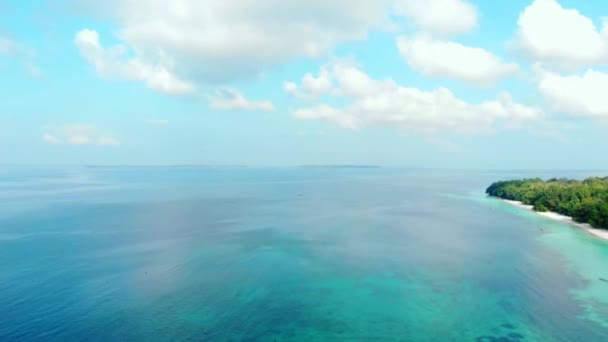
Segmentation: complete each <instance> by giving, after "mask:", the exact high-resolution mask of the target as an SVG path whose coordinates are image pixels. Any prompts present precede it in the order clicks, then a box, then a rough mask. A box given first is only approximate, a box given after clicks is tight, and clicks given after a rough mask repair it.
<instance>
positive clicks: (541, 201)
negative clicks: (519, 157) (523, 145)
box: [486, 177, 608, 233]
mask: <svg viewBox="0 0 608 342" xmlns="http://www.w3.org/2000/svg"><path fill="white" fill-rule="evenodd" d="M486 193H487V194H488V195H490V196H494V197H498V198H501V199H504V200H509V201H517V202H521V203H522V204H523V205H527V206H530V207H531V209H533V210H534V211H537V212H553V213H557V214H560V215H563V216H564V217H569V218H572V219H573V220H574V221H575V222H577V223H580V224H589V225H590V226H591V227H593V228H596V229H600V230H608V177H604V178H599V177H594V178H587V179H585V180H582V181H580V180H572V179H564V178H560V179H557V178H553V179H549V180H547V181H544V180H542V179H539V178H534V179H521V180H509V181H500V182H495V183H493V184H492V185H490V186H489V187H488V188H487V190H486ZM606 233H608V231H606Z"/></svg>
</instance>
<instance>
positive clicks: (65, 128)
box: [42, 125, 120, 146]
mask: <svg viewBox="0 0 608 342" xmlns="http://www.w3.org/2000/svg"><path fill="white" fill-rule="evenodd" d="M42 140H43V141H45V142H47V143H50V144H68V145H105V146H110V145H114V146H115V145H119V144H120V142H119V141H118V140H117V139H116V138H114V137H112V136H110V135H105V134H101V133H99V130H98V129H97V127H95V126H92V125H62V126H51V127H46V128H45V133H44V134H43V135H42Z"/></svg>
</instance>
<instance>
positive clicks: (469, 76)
mask: <svg viewBox="0 0 608 342" xmlns="http://www.w3.org/2000/svg"><path fill="white" fill-rule="evenodd" d="M397 46H398V48H399V52H400V53H401V56H403V58H405V59H406V60H407V62H408V64H409V66H410V67H411V68H412V69H414V70H416V71H418V72H420V73H421V74H423V75H425V76H429V77H438V78H451V79H456V80H460V81H464V82H467V83H471V84H474V85H479V86H491V85H494V84H495V83H496V82H498V81H499V80H501V79H503V78H506V77H509V76H512V75H515V74H517V73H518V72H519V67H518V66H517V64H514V63H505V62H503V61H502V60H501V59H500V58H498V57H497V56H495V55H493V54H492V53H490V52H488V51H486V50H484V49H481V48H475V47H469V46H465V45H462V44H460V43H456V42H451V41H439V40H433V39H431V38H428V37H422V36H418V37H415V38H412V39H408V38H406V37H399V38H398V39H397Z"/></svg>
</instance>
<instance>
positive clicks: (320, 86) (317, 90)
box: [283, 67, 333, 99]
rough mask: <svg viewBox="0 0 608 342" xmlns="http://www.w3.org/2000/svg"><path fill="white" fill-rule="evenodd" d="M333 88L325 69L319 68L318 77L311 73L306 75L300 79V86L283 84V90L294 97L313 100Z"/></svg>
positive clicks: (291, 83)
mask: <svg viewBox="0 0 608 342" xmlns="http://www.w3.org/2000/svg"><path fill="white" fill-rule="evenodd" d="M332 87H333V84H332V80H331V76H330V74H329V71H328V70H327V68H326V67H321V71H320V72H319V76H317V77H315V76H313V75H312V74H311V73H307V74H305V75H304V77H303V78H302V84H301V86H299V87H298V85H297V84H296V83H294V82H284V83H283V89H285V91H286V92H288V93H289V94H291V95H294V96H296V97H308V98H310V99H314V98H317V97H319V96H320V95H322V94H324V93H328V92H329V91H330V90H331V89H332Z"/></svg>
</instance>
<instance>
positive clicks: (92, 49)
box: [81, 0, 394, 88]
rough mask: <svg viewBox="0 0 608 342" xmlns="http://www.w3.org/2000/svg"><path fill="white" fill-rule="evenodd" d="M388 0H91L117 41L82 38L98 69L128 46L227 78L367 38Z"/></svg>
mask: <svg viewBox="0 0 608 342" xmlns="http://www.w3.org/2000/svg"><path fill="white" fill-rule="evenodd" d="M392 1H394V0H358V1H350V0H334V1H325V0H309V1H299V0H248V1H240V0H225V1H217V0H175V1H170V2H167V1H164V0H106V1H101V0H91V1H88V2H89V3H90V2H93V3H94V5H93V8H91V10H92V11H94V13H98V12H101V13H103V15H107V16H110V17H111V18H112V19H113V22H114V23H116V24H117V26H118V27H117V29H116V30H115V32H116V38H118V39H119V40H120V41H121V45H120V46H122V47H121V48H111V49H102V48H100V46H99V44H98V38H97V34H93V31H86V30H84V31H82V35H84V37H83V39H82V42H81V45H84V51H83V54H84V55H85V57H87V59H88V60H89V61H90V62H91V63H93V64H95V65H96V67H97V68H98V69H100V67H101V69H103V68H104V67H105V68H108V66H107V64H108V63H107V62H104V61H107V60H108V59H110V60H115V59H116V58H117V57H120V59H124V58H125V54H126V52H125V51H132V53H133V55H134V56H133V58H132V60H134V61H137V63H138V64H140V65H141V66H142V67H143V66H151V65H153V66H155V68H154V70H156V72H157V73H160V71H159V70H161V71H162V73H164V74H165V77H169V76H168V75H171V77H173V79H174V80H180V79H183V78H184V77H185V76H186V75H187V78H188V79H192V80H194V81H195V82H205V83H210V82H212V83H217V82H220V83H225V82H229V81H233V80H236V79H242V78H247V77H252V76H254V77H255V76H256V75H259V74H260V73H261V72H263V71H265V70H267V69H268V68H269V67H272V66H276V65H280V64H282V63H284V62H286V61H289V60H291V59H293V58H300V57H312V58H316V57H322V56H325V55H327V54H328V53H329V52H330V51H331V49H332V48H333V47H334V46H335V45H336V44H337V43H339V42H343V41H354V40H362V39H365V38H366V36H367V33H368V31H369V30H370V29H373V28H376V27H381V26H382V25H384V24H386V22H388V21H389V18H388V17H389V15H388V14H389V13H388V11H387V7H388V5H389V4H390V3H392ZM117 55H118V56H117ZM121 69H122V68H121ZM148 73H152V71H148V72H145V74H148ZM119 74H121V75H124V74H125V72H124V71H123V72H119ZM126 74H127V76H123V77H124V78H127V79H134V80H140V81H145V82H148V80H149V78H150V77H149V76H133V75H132V74H131V72H126ZM182 85H184V84H182ZM186 88H188V87H186Z"/></svg>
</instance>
